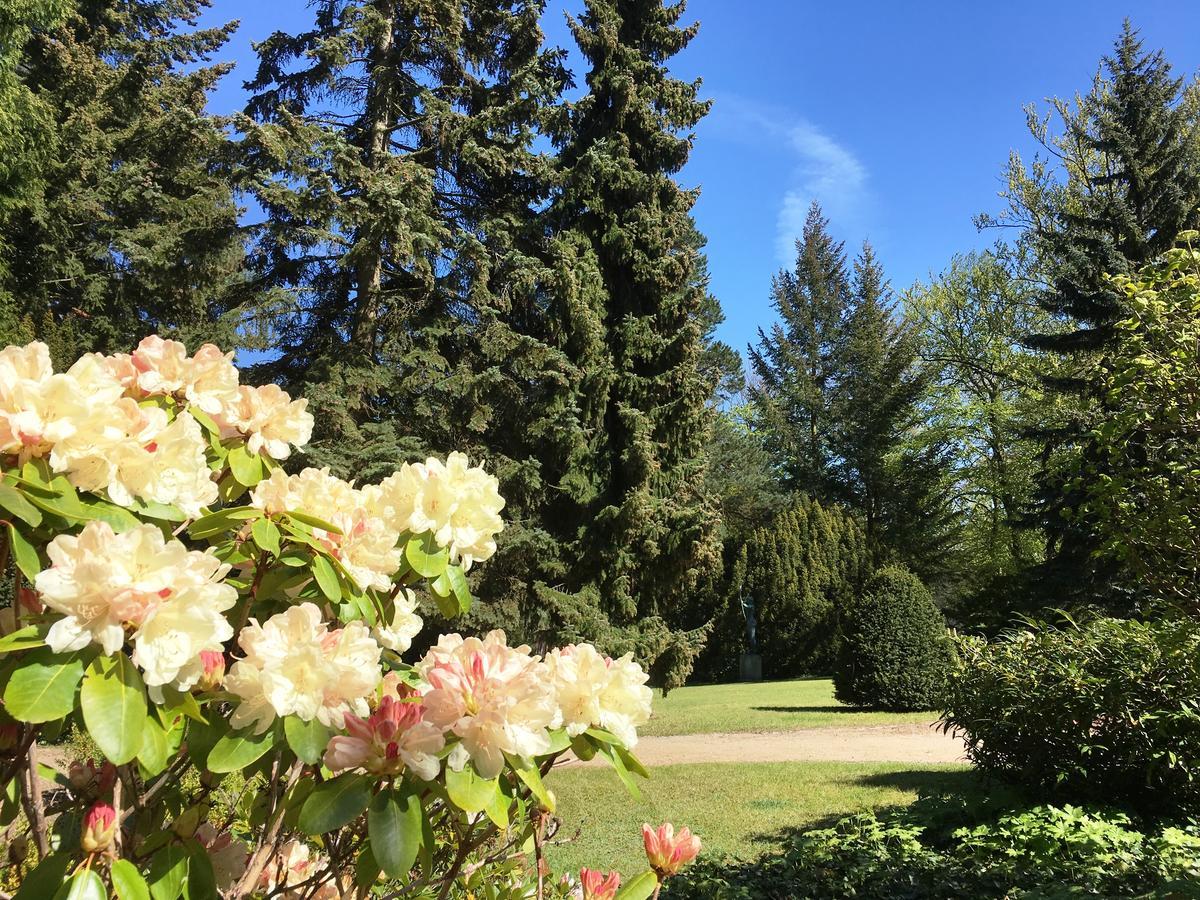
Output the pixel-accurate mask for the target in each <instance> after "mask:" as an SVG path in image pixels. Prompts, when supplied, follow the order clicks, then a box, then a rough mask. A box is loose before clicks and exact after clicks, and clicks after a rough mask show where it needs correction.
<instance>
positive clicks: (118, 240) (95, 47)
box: [0, 0, 245, 361]
mask: <svg viewBox="0 0 1200 900" xmlns="http://www.w3.org/2000/svg"><path fill="white" fill-rule="evenodd" d="M206 5H207V4H206V3H205V2H204V0H156V2H148V0H119V2H118V0H104V2H96V3H88V4H82V5H80V6H79V7H78V8H76V9H72V10H71V11H70V12H69V14H68V15H67V16H66V17H65V19H63V20H62V21H60V22H59V23H58V24H57V25H53V26H51V27H48V23H46V22H43V23H42V25H41V27H37V28H34V29H30V30H27V31H26V32H25V34H24V35H23V36H24V38H25V40H24V43H23V46H22V47H21V51H20V58H19V69H20V81H21V88H22V92H23V96H24V97H25V101H26V102H27V104H28V105H29V108H31V109H34V108H36V111H37V122H38V128H39V131H38V133H39V135H40V137H39V138H38V140H39V143H40V146H39V148H38V152H39V156H40V158H39V159H38V160H37V162H36V165H35V169H36V176H32V177H31V176H30V174H29V173H28V172H26V184H25V189H24V190H22V191H20V192H18V193H17V194H16V195H15V196H13V197H12V198H10V200H9V202H8V203H7V204H3V205H0V247H3V248H4V256H5V260H6V263H7V266H6V267H5V268H4V270H3V271H0V295H4V296H5V297H7V298H9V302H10V305H11V310H12V313H13V314H14V315H17V316H19V317H20V318H21V319H22V320H23V322H24V323H25V325H24V330H26V331H30V332H33V333H35V334H37V335H38V336H40V337H42V338H43V339H47V340H48V341H49V342H50V343H51V344H52V345H54V344H59V345H62V346H63V347H64V348H65V349H64V350H63V352H62V354H61V355H62V356H65V357H67V358H73V357H74V356H75V355H76V354H77V353H78V352H81V351H84V350H103V351H115V350H127V349H128V348H129V347H130V346H131V345H132V344H133V343H136V342H137V340H139V339H140V338H141V337H143V336H145V335H146V334H147V333H149V332H151V331H158V332H163V333H169V334H174V335H176V336H179V337H181V338H183V339H185V340H189V341H192V342H195V341H197V340H200V339H204V338H212V339H217V340H220V341H222V342H224V343H225V344H226V345H232V344H233V341H234V336H235V328H234V325H235V323H234V321H233V312H232V311H233V310H234V309H235V308H236V307H238V306H240V304H241V303H242V302H243V300H244V291H245V286H244V284H243V281H242V278H241V272H242V261H243V256H244V254H243V247H242V241H241V237H240V235H239V232H238V225H237V216H238V209H237V206H236V204H235V202H234V196H233V187H232V182H231V173H230V166H229V153H228V149H229V145H228V142H227V139H226V137H225V134H224V130H223V122H222V121H221V120H220V119H217V118H215V117H212V116H209V115H206V114H205V111H204V106H205V102H206V98H207V94H208V92H209V91H210V90H211V89H212V87H213V85H214V84H215V83H216V81H217V79H219V78H220V77H221V76H222V75H223V74H224V73H225V72H226V71H227V70H228V66H226V65H205V64H204V63H205V61H206V60H207V59H208V58H209V57H210V55H211V54H212V53H214V52H215V51H216V50H218V49H219V48H220V47H221V46H222V45H223V44H224V43H225V41H226V40H227V39H228V36H229V34H230V32H231V30H232V27H233V26H231V25H230V26H225V27H218V28H206V29H193V28H191V27H190V26H191V25H192V24H193V23H194V22H195V20H196V18H197V17H198V16H199V14H200V11H201V10H202V9H203V8H204V6H206ZM60 361H65V360H62V359H60Z"/></svg>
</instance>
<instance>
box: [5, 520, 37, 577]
mask: <svg viewBox="0 0 1200 900" xmlns="http://www.w3.org/2000/svg"><path fill="white" fill-rule="evenodd" d="M8 546H9V547H11V548H12V556H13V562H15V563H16V564H17V568H18V569H20V570H21V574H22V575H24V576H25V577H26V578H28V579H29V580H30V581H33V580H34V579H35V578H37V576H38V572H40V571H42V560H41V558H40V557H39V556H38V552H37V548H36V547H34V546H33V544H31V543H30V542H29V540H28V539H27V538H26V537H25V535H23V534H21V531H20V529H19V528H17V527H16V526H15V525H13V524H12V523H11V522H9V523H8Z"/></svg>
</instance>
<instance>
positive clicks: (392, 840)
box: [367, 790, 423, 878]
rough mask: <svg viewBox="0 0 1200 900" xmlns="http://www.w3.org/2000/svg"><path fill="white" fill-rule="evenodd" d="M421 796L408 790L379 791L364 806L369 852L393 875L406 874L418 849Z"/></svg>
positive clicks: (420, 825)
mask: <svg viewBox="0 0 1200 900" xmlns="http://www.w3.org/2000/svg"><path fill="white" fill-rule="evenodd" d="M422 817H423V814H422V811H421V800H420V798H419V797H418V796H417V795H416V794H414V793H411V792H400V791H393V790H385V791H381V792H380V793H379V794H377V795H376V796H375V798H374V799H373V800H372V801H371V805H370V806H369V807H368V808H367V833H368V834H369V835H370V838H371V848H372V851H371V852H372V855H373V856H374V858H375V862H377V863H378V864H379V867H380V868H381V869H382V870H383V871H384V872H385V873H386V874H387V875H388V876H390V877H392V878H403V877H405V876H406V875H408V873H409V871H410V870H411V869H412V867H413V863H415V862H416V861H417V852H418V851H419V850H420V849H421V840H422V832H423V829H422Z"/></svg>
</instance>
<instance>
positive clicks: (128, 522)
mask: <svg viewBox="0 0 1200 900" xmlns="http://www.w3.org/2000/svg"><path fill="white" fill-rule="evenodd" d="M77 518H82V519H84V520H92V519H95V520H98V521H101V522H107V523H108V524H109V525H110V526H112V530H113V531H115V532H117V533H118V534H122V533H123V532H126V531H132V530H133V529H135V528H137V527H138V526H139V525H141V524H142V520H141V519H139V518H138V517H137V516H135V515H134V514H133V513H131V512H130V511H129V510H127V509H125V508H124V507H122V506H117V505H116V504H115V503H108V502H106V501H104V500H97V501H94V502H92V503H85V504H83V513H82V515H81V516H78V517H77Z"/></svg>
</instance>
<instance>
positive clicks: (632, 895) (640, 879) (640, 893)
mask: <svg viewBox="0 0 1200 900" xmlns="http://www.w3.org/2000/svg"><path fill="white" fill-rule="evenodd" d="M657 887H658V876H657V875H655V874H654V873H653V872H643V873H642V874H641V875H639V876H637V877H636V878H634V879H633V880H632V881H630V882H628V883H627V884H626V885H625V886H624V887H622V888H621V889H620V890H618V891H617V900H646V898H647V897H650V896H652V895H653V894H654V889H655V888H657Z"/></svg>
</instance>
